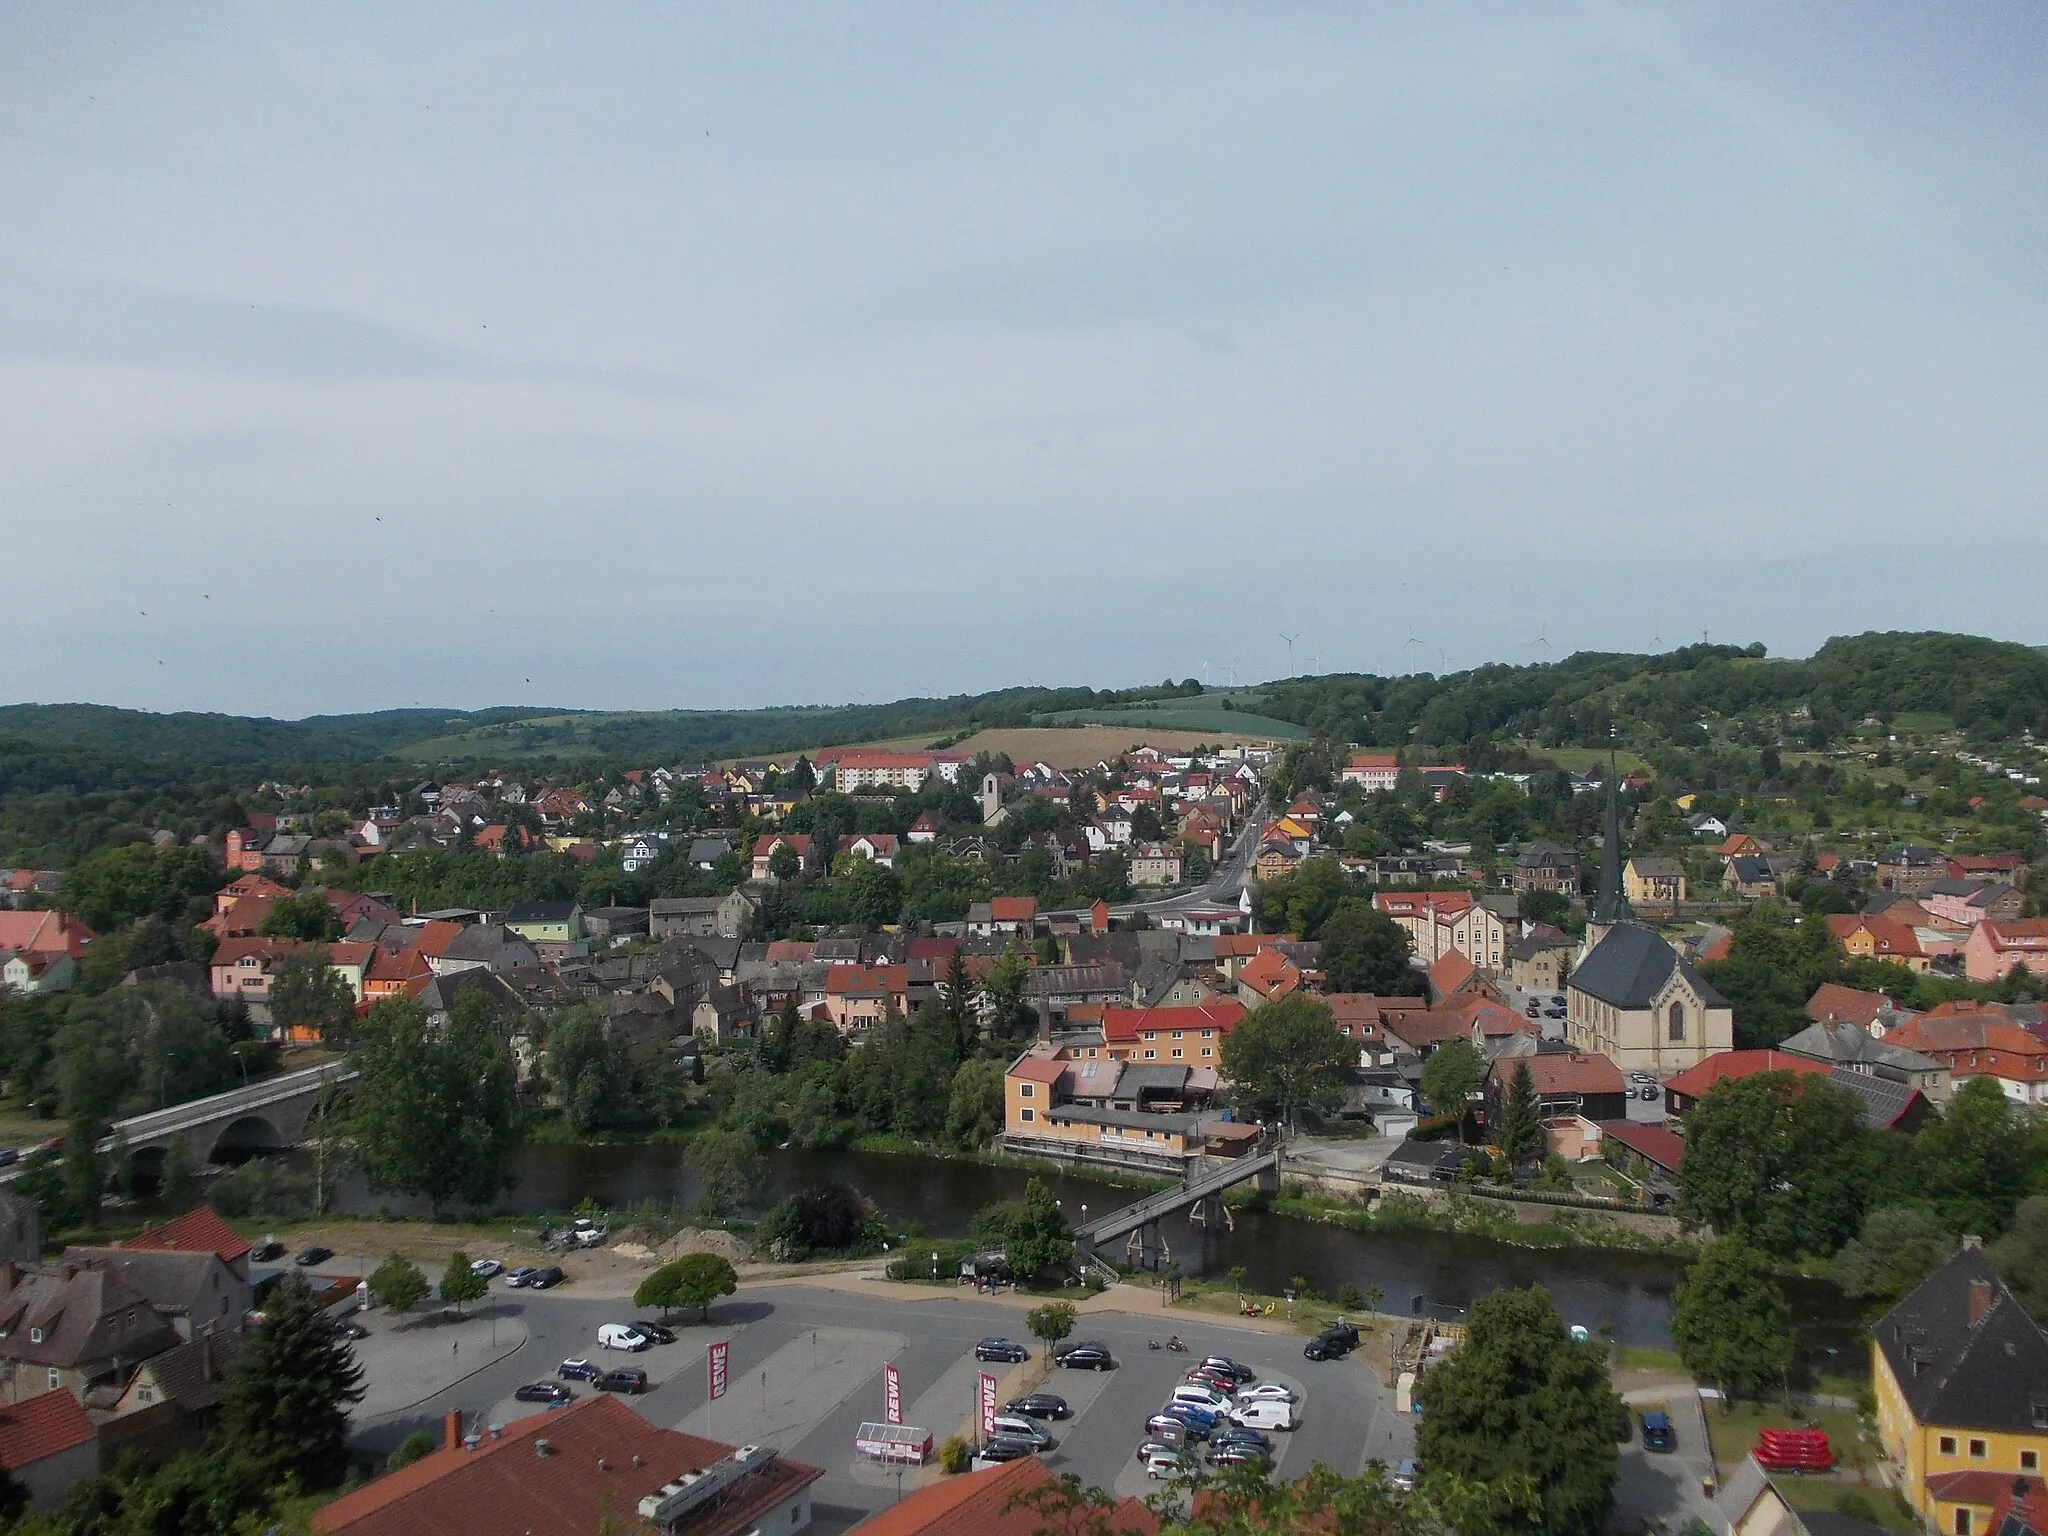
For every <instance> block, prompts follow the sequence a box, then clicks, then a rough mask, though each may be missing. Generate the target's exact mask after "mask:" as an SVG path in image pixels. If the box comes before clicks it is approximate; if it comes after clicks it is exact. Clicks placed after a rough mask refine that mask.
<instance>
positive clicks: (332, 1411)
mask: <svg viewBox="0 0 2048 1536" xmlns="http://www.w3.org/2000/svg"><path fill="white" fill-rule="evenodd" d="M362 1377H363V1373H362V1368H361V1367H360V1366H358V1365H357V1364H356V1362H355V1354H354V1351H352V1350H351V1349H350V1347H349V1342H348V1340H347V1339H346V1338H344V1337H343V1336H342V1332H341V1330H340V1329H339V1328H338V1327H336V1326H335V1324H334V1322H333V1320H332V1319H330V1318H329V1317H328V1316H327V1314H326V1313H325V1312H323V1311H322V1310H321V1309H320V1303H319V1301H318V1299H317V1298H316V1297H315V1296H314V1295H313V1291H312V1288H311V1287H310V1286H308V1285H307V1284H306V1280H305V1277H304V1276H303V1275H297V1274H293V1275H287V1276H286V1277H285V1279H284V1282H283V1283H282V1284H281V1285H279V1286H278V1288H277V1289H276V1290H275V1291H274V1292H273V1293H272V1294H271V1298H270V1301H269V1302H268V1303H267V1304H266V1305H265V1307H264V1317H263V1321H262V1323H261V1324H259V1325H257V1326H255V1327H252V1328H250V1329H248V1330H246V1331H245V1332H244V1333H243V1335H242V1347H241V1349H240V1351H239V1352H238V1353H237V1354H236V1355H235V1358H234V1359H233V1360H232V1361H231V1362H230V1363H229V1365H228V1370H227V1380H226V1383H225V1385H224V1387H223V1389H222V1398H221V1420H222V1427H223V1429H224V1430H225V1432H226V1436H227V1438H228V1440H229V1442H230V1443H232V1444H233V1445H234V1446H235V1447H236V1449H237V1450H238V1451H239V1452H240V1453H241V1454H243V1455H244V1456H247V1457H248V1458H250V1459H251V1460H252V1461H253V1462H254V1463H255V1464H256V1465H257V1466H258V1467H259V1468H261V1469H262V1470H263V1471H264V1472H265V1473H266V1474H268V1476H269V1478H270V1480H271V1482H272V1483H273V1484H275V1483H277V1482H280V1481H282V1480H283V1479H285V1478H287V1477H290V1478H296V1479H297V1480H298V1482H299V1483H300V1484H301V1485H302V1486H304V1487H308V1488H324V1487H327V1486H329V1485H330V1484H332V1483H334V1482H335V1481H336V1480H338V1479H339V1478H340V1476H341V1474H342V1472H343V1471H345V1470H346V1469H347V1467H348V1405H349V1404H351V1403H357V1402H361V1401H362V1397H363V1391H362V1387H361V1385H360V1383H361V1381H362Z"/></svg>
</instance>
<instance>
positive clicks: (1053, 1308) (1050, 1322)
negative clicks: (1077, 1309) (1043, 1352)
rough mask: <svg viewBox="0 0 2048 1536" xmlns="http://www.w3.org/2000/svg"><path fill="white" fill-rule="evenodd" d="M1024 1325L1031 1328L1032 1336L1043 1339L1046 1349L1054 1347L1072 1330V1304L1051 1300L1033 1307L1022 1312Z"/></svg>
mask: <svg viewBox="0 0 2048 1536" xmlns="http://www.w3.org/2000/svg"><path fill="white" fill-rule="evenodd" d="M1024 1326H1025V1327H1026V1328H1029V1329H1030V1330H1031V1336H1032V1337H1033V1338H1035V1339H1043V1340H1045V1347H1046V1348H1047V1349H1052V1348H1055V1347H1057V1346H1058V1344H1059V1342H1060V1340H1061V1339H1064V1338H1065V1337H1066V1336H1067V1335H1068V1334H1070V1333H1072V1332H1073V1331H1074V1304H1073V1303H1072V1302H1070V1301H1052V1302H1047V1303H1046V1304H1045V1305H1044V1306H1042V1307H1033V1308H1032V1309H1031V1310H1030V1311H1029V1312H1027V1313H1025V1314H1024Z"/></svg>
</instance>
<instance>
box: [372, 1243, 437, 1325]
mask: <svg viewBox="0 0 2048 1536" xmlns="http://www.w3.org/2000/svg"><path fill="white" fill-rule="evenodd" d="M426 1294H427V1277H426V1276H425V1275H423V1274H421V1273H420V1268H419V1266H418V1265H417V1264H415V1263H413V1261H412V1260H411V1259H408V1258H407V1257H406V1256H405V1255H404V1254H402V1253H394V1254H392V1255H391V1256H390V1257H388V1258H387V1259H385V1260H384V1262H383V1263H382V1264H379V1265H378V1266H377V1267H376V1269H375V1270H373V1271H372V1272H371V1274H370V1299H371V1300H372V1301H374V1302H376V1303H377V1305H379V1306H380V1307H389V1308H390V1309H391V1310H392V1311H393V1312H410V1311H411V1310H412V1309H413V1308H414V1307H416V1306H418V1305H419V1304H420V1298H421V1297H423V1296H425V1295H426Z"/></svg>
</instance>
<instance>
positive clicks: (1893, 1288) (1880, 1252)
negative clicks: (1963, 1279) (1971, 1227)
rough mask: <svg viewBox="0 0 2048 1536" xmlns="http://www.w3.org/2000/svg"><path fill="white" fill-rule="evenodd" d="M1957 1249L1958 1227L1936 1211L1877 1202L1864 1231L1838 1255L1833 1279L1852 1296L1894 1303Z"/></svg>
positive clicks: (1864, 1220)
mask: <svg viewBox="0 0 2048 1536" xmlns="http://www.w3.org/2000/svg"><path fill="white" fill-rule="evenodd" d="M1955 1251H1956V1235H1955V1231H1954V1229H1953V1228H1951V1227H1950V1226H1949V1225H1948V1223H1947V1222H1945V1221H1943V1220H1942V1219H1941V1218H1940V1217H1939V1216H1937V1215H1936V1214H1935V1213H1934V1212H1932V1211H1930V1210H1925V1209H1923V1208H1922V1207H1919V1206H1913V1205H1884V1206H1879V1207H1878V1208H1877V1209H1876V1210H1874V1211H1872V1212H1871V1213H1870V1214H1869V1215H1868V1216H1865V1217H1864V1218H1863V1231H1862V1232H1861V1234H1859V1235H1858V1236H1857V1237H1855V1238H1854V1239H1852V1240H1851V1241H1850V1242H1848V1243H1847V1244H1845V1245H1844V1246H1843V1248H1842V1251H1841V1252H1840V1253H1838V1254H1836V1255H1835V1283H1836V1284H1838V1285H1840V1286H1841V1288H1842V1289H1843V1290H1845V1291H1847V1292H1848V1293H1849V1294H1850V1295H1851V1296H1877V1297H1881V1298H1883V1299H1884V1300H1887V1301H1896V1300H1898V1299H1899V1297H1901V1296H1903V1295H1905V1294H1906V1292H1908V1291H1910V1290H1912V1289H1913V1287H1914V1286H1916V1285H1918V1284H1919V1283H1920V1282H1921V1281H1922V1280H1925V1279H1926V1278H1927V1277H1928V1276H1929V1275H1931V1274H1933V1273H1934V1272H1935V1270H1937V1269H1939V1268H1940V1267H1941V1266H1942V1265H1943V1264H1944V1263H1945V1262H1946V1261H1947V1260H1948V1257H1949V1255H1950V1254H1952V1253H1954V1252H1955Z"/></svg>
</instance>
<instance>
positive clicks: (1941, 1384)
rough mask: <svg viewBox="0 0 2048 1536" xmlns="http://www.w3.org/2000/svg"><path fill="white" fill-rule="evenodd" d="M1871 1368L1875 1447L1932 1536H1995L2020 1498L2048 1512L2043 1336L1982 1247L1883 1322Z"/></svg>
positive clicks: (1976, 1245)
mask: <svg viewBox="0 0 2048 1536" xmlns="http://www.w3.org/2000/svg"><path fill="white" fill-rule="evenodd" d="M1870 1363H1871V1384H1872V1389H1873V1395H1874V1396H1875V1398H1876V1402H1877V1415H1876V1417H1877V1434H1878V1439H1879V1441H1880V1442H1881V1443H1882V1445H1883V1447H1884V1450H1885V1454H1886V1455H1888V1456H1889V1457H1890V1458H1891V1460H1892V1462H1893V1464H1894V1465H1895V1466H1896V1467H1897V1469H1898V1473H1897V1487H1898V1489H1899V1491H1900V1493H1901V1494H1903V1495H1904V1497H1905V1499H1906V1501H1907V1503H1909V1504H1910V1505H1912V1507H1913V1508H1914V1510H1915V1511H1917V1512H1918V1513H1919V1514H1920V1515H1921V1516H1922V1517H1923V1518H1925V1519H1926V1520H1927V1521H1928V1522H1929V1523H1930V1525H1931V1526H1932V1528H1933V1529H1934V1530H1936V1531H1941V1532H1954V1533H1957V1536H1979V1533H1980V1532H1981V1533H1985V1536H1990V1533H1993V1532H1996V1531H1998V1529H1999V1526H1998V1525H1996V1524H1994V1523H1993V1522H1994V1519H1998V1518H2001V1517H2002V1513H2003V1511H2004V1508H2005V1506H2006V1504H2007V1503H2008V1502H2009V1501H2011V1500H2012V1499H2014V1498H2016V1497H2017V1498H2024V1499H2026V1500H2027V1501H2029V1502H2030V1503H2031V1504H2032V1505H2033V1507H2034V1509H2035V1510H2036V1511H2037V1512H2040V1511H2041V1510H2042V1509H2043V1506H2042V1505H2041V1503H2040V1502H2039V1500H2040V1497H2041V1488H2042V1484H2041V1474H2042V1468H2041V1458H2042V1455H2043V1453H2044V1452H2048V1333H2044V1332H2043V1331H2042V1329H2041V1327H2040V1325H2039V1324H2037V1323H2036V1322H2035V1321H2034V1320H2033V1319H2032V1318H2030V1317H2028V1316H2027V1314H2026V1312H2025V1310H2024V1309H2022V1308H2021V1306H2020V1304H2019V1303H2018V1302H2017V1301H2016V1300H2014V1298H2013V1294H2012V1292H2011V1291H2010V1290H2009V1289H2007V1287H2006V1284H2005V1282H2004V1280H2002V1279H2000V1278H1999V1276H1998V1274H1997V1272H1996V1271H1995V1270H1993V1269H1992V1267H1991V1263H1990V1261H1989V1260H1988V1259H1987V1258H1986V1257H1985V1255H1984V1248H1983V1244H1982V1243H1981V1242H1980V1241H1979V1239H1977V1238H1975V1237H1965V1238H1964V1239H1963V1246H1962V1248H1961V1250H1960V1251H1959V1252H1958V1253H1957V1254H1956V1256H1955V1257H1954V1258H1952V1259H1950V1260H1949V1261H1948V1262H1947V1263H1946V1264H1944V1265H1943V1266H1942V1267H1941V1268H1940V1269H1938V1270H1936V1271H1935V1272H1934V1273H1933V1274H1932V1275H1930V1276H1928V1277H1927V1279H1925V1280H1923V1281H1922V1282H1921V1283H1920V1284H1919V1286H1917V1287H1916V1288H1915V1289H1914V1290H1913V1291H1912V1292H1911V1293H1910V1294H1908V1295H1907V1297H1906V1298H1905V1300H1903V1301H1901V1302H1900V1303H1899V1304H1898V1305H1897V1306H1895V1307H1893V1308H1892V1309H1891V1311H1889V1312H1887V1313H1886V1314H1885V1315H1884V1316H1883V1317H1882V1318H1881V1319H1879V1321H1878V1323H1877V1326H1876V1327H1875V1328H1874V1329H1872V1330H1871V1348H1870Z"/></svg>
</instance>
